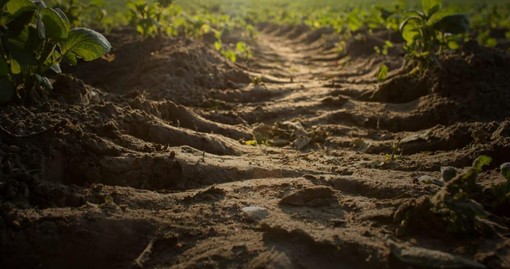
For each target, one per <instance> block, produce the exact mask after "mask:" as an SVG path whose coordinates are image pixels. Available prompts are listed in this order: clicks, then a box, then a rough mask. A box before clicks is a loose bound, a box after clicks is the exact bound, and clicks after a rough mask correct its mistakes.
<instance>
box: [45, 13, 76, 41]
mask: <svg viewBox="0 0 510 269" xmlns="http://www.w3.org/2000/svg"><path fill="white" fill-rule="evenodd" d="M40 16H41V21H42V22H43V24H44V29H45V36H46V37H47V38H51V39H53V40H63V39H66V38H67V37H68V35H69V31H70V29H71V24H70V23H69V20H68V19H67V16H66V15H65V14H64V13H63V12H62V11H61V10H60V9H53V8H45V9H43V10H41V13H40Z"/></svg>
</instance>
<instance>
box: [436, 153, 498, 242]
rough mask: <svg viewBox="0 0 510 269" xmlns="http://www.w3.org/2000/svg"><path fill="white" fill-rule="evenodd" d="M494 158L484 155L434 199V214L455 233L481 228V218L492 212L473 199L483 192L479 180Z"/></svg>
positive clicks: (448, 183)
mask: <svg viewBox="0 0 510 269" xmlns="http://www.w3.org/2000/svg"><path fill="white" fill-rule="evenodd" d="M491 162H492V158H490V157H488V156H481V157H479V158H478V159H476V160H475V161H474V162H473V165H472V167H471V168H470V169H469V170H468V171H467V172H466V173H464V174H461V175H458V176H456V177H455V178H453V179H452V180H451V181H448V182H447V183H446V184H445V186H444V187H443V189H441V190H440V191H439V192H438V193H437V194H436V195H434V196H433V197H432V199H431V201H432V208H431V210H432V212H434V213H435V214H437V215H439V216H440V217H441V218H442V219H443V220H444V221H445V222H446V223H447V225H448V230H449V231H451V232H453V233H461V234H462V233H471V232H473V231H475V230H476V229H480V227H478V228H477V226H479V225H482V224H483V222H480V221H481V219H485V218H487V216H488V215H489V213H488V212H487V211H485V209H484V208H483V206H482V205H481V204H479V203H478V202H476V201H475V200H474V199H473V197H474V196H475V195H476V194H477V193H478V192H479V191H480V187H479V186H478V184H477V182H476V179H477V178H478V174H479V173H481V172H482V169H483V167H484V166H487V165H489V164H490V163H491Z"/></svg>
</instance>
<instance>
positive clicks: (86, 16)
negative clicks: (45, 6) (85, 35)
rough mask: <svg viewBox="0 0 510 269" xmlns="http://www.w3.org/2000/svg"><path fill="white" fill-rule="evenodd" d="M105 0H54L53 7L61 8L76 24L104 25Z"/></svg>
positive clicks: (105, 13) (72, 23)
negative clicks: (85, 0)
mask: <svg viewBox="0 0 510 269" xmlns="http://www.w3.org/2000/svg"><path fill="white" fill-rule="evenodd" d="M104 1H105V0H90V1H88V2H84V1H81V0H56V1H52V5H51V7H52V8H55V9H57V8H58V9H61V10H62V11H63V12H64V13H65V14H66V15H67V18H68V19H69V22H70V23H71V25H75V26H78V25H79V26H91V25H92V26H102V25H101V23H102V21H103V19H104V18H105V17H106V15H107V12H106V9H105V2H104Z"/></svg>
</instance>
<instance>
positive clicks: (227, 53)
mask: <svg viewBox="0 0 510 269" xmlns="http://www.w3.org/2000/svg"><path fill="white" fill-rule="evenodd" d="M221 35H222V33H221V32H220V31H216V32H215V37H216V42H214V48H215V49H216V50H217V51H218V52H219V53H220V54H221V55H222V56H223V57H225V58H227V59H228V60H230V61H231V62H233V63H235V62H236V61H237V60H238V58H242V59H250V58H252V57H253V53H252V51H251V49H250V47H248V45H247V44H246V42H243V41H239V42H237V43H236V45H235V48H230V46H229V45H228V44H224V43H223V41H222V40H221Z"/></svg>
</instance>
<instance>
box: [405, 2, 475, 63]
mask: <svg viewBox="0 0 510 269" xmlns="http://www.w3.org/2000/svg"><path fill="white" fill-rule="evenodd" d="M421 4H422V10H414V11H411V12H410V13H409V15H408V16H407V17H406V18H405V19H404V20H403V21H402V23H401V25H400V31H401V32H402V37H403V38H404V39H405V40H406V42H407V44H406V45H405V47H404V48H405V50H406V51H407V57H408V58H410V59H411V60H412V61H413V62H415V63H418V65H419V67H425V68H427V67H429V66H431V65H432V64H437V65H438V66H441V65H440V62H439V58H438V55H439V54H440V53H441V52H442V51H443V50H445V49H452V50H455V49H458V48H459V47H460V44H461V42H462V41H463V40H464V34H465V33H466V32H467V31H468V29H469V18H468V17H467V16H466V15H463V14H457V13H452V12H450V11H449V10H447V9H442V1H441V0H422V1H421Z"/></svg>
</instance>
